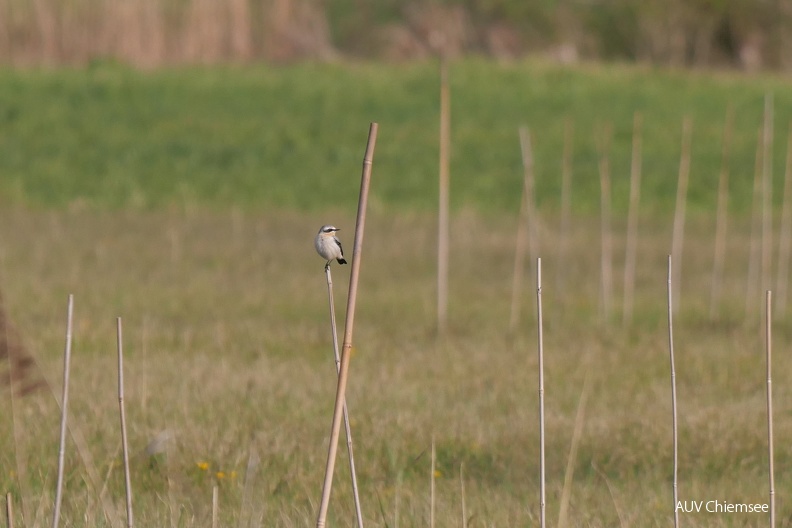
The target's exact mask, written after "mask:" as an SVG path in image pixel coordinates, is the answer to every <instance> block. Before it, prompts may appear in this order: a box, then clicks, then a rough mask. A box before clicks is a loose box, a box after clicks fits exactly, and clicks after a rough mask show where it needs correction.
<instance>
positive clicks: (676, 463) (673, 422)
mask: <svg viewBox="0 0 792 528" xmlns="http://www.w3.org/2000/svg"><path fill="white" fill-rule="evenodd" d="M672 261H673V258H672V256H671V255H669V256H668V354H669V357H670V359H671V416H672V419H671V429H672V435H673V437H674V484H673V486H674V527H675V528H676V527H677V526H679V512H678V511H677V507H676V505H677V503H678V502H679V490H678V487H677V482H678V480H677V475H678V469H679V444H678V441H677V438H678V436H677V398H676V366H675V365H674V320H673V319H674V318H673V312H674V309H673V290H674V288H673V286H672V282H671V269H672ZM677 280H679V279H677Z"/></svg>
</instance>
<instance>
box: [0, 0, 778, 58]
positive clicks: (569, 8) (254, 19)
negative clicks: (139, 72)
mask: <svg viewBox="0 0 792 528" xmlns="http://www.w3.org/2000/svg"><path fill="white" fill-rule="evenodd" d="M791 29H792V10H791V9H790V7H789V5H788V4H787V3H786V2H777V1H764V2H755V1H753V0H730V1H729V2H716V1H711V0H643V1H641V2H635V1H634V0H608V1H598V2H589V1H581V0H556V1H553V2H523V1H522V0H486V1H483V0H444V1H430V2H421V1H415V0H387V1H374V2H372V1H367V0H335V1H333V2H315V1H311V0H128V1H126V2H117V1H114V0H2V1H0V60H2V61H3V62H10V63H13V64H17V65H41V64H50V65H51V64H63V63H68V64H81V65H84V64H87V63H89V62H92V61H97V60H98V61H102V60H118V61H121V62H124V63H130V64H135V65H137V66H140V67H149V68H150V67H154V66H162V65H168V64H185V63H188V64H196V63H199V64H205V63H212V64H214V63H225V62H227V61H234V62H243V63H244V62H249V61H262V60H263V61H270V62H288V61H293V60H298V59H321V60H335V59H338V58H341V57H347V58H348V57H357V58H360V57H365V58H368V59H373V58H375V59H386V60H405V59H416V58H420V59H425V58H427V57H428V56H431V55H433V54H436V53H438V52H443V53H446V54H449V55H452V56H461V55H471V54H473V55H484V56H488V57H495V58H499V59H514V58H518V57H525V56H526V55H537V54H539V55H542V56H546V57H551V58H552V59H553V60H558V61H561V62H564V63H576V62H579V61H589V60H608V61H613V60H619V61H628V62H640V63H649V64H661V65H666V66H693V67H712V66H716V67H724V66H725V67H736V68H741V69H746V70H749V71H756V70H761V69H771V70H789V69H790V67H792V61H791V60H790V58H789V54H788V53H787V50H788V49H789V46H790V44H791V42H790V40H791V39H792V37H791V36H790V35H791V33H790V30H791Z"/></svg>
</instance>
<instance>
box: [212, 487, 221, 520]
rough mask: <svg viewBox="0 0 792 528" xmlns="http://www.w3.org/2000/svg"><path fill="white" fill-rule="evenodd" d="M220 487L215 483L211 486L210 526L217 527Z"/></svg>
mask: <svg viewBox="0 0 792 528" xmlns="http://www.w3.org/2000/svg"><path fill="white" fill-rule="evenodd" d="M219 510H220V488H219V487H218V486H217V484H215V485H214V486H212V528H217V527H218V526H219V524H218V517H219V515H220V512H219Z"/></svg>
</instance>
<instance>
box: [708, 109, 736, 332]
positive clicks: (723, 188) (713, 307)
mask: <svg viewBox="0 0 792 528" xmlns="http://www.w3.org/2000/svg"><path fill="white" fill-rule="evenodd" d="M733 129H734V106H733V105H732V104H729V106H728V108H727V109H726V123H725V124H724V125H723V144H722V146H721V166H720V174H719V175H718V210H717V213H716V219H715V256H714V258H713V264H712V289H711V290H710V319H714V318H715V317H716V316H717V315H718V304H719V302H720V296H721V295H720V293H721V282H722V280H723V266H724V262H725V255H726V227H727V223H728V216H729V210H728V205H729V157H730V154H731V141H732V131H733Z"/></svg>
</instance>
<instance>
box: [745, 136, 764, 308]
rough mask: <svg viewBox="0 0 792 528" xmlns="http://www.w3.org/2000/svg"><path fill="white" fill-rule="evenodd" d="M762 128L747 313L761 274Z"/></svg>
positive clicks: (757, 167)
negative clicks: (759, 268) (759, 267)
mask: <svg viewBox="0 0 792 528" xmlns="http://www.w3.org/2000/svg"><path fill="white" fill-rule="evenodd" d="M761 193H762V129H761V128H760V129H759V130H758V132H757V134H756V158H755V160H754V185H753V199H752V202H751V242H750V247H749V250H748V251H749V253H748V279H747V280H746V285H745V286H746V292H745V315H746V317H748V316H749V315H751V314H753V313H754V310H752V309H751V308H752V306H754V305H753V302H754V301H753V299H754V298H755V297H756V289H757V285H756V282H757V280H759V279H758V277H757V276H758V275H759V270H758V269H757V268H758V266H759V265H760V263H759V261H760V260H761V254H760V252H761V247H760V245H759V236H760V233H759V231H760V229H761V221H762V217H761V212H760V208H761V202H762V197H761Z"/></svg>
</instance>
